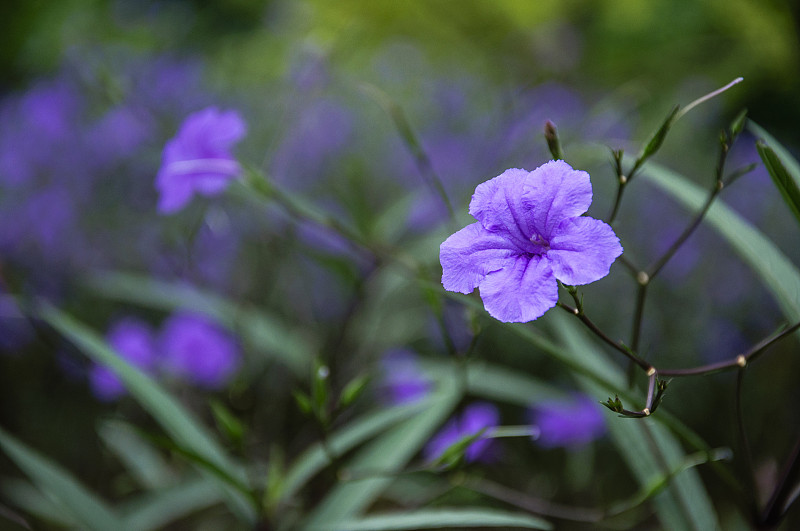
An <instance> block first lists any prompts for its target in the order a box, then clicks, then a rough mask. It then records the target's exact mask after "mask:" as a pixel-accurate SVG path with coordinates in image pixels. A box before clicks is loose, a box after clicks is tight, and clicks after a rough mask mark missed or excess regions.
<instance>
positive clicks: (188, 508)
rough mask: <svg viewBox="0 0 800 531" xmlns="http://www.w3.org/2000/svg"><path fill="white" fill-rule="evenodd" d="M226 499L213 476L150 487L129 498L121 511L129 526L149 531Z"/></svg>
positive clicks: (131, 530) (131, 528) (134, 530)
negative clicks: (171, 485) (164, 486)
mask: <svg viewBox="0 0 800 531" xmlns="http://www.w3.org/2000/svg"><path fill="white" fill-rule="evenodd" d="M222 501H224V498H223V495H222V492H221V491H220V489H219V486H218V485H217V484H216V482H215V481H213V480H211V479H209V478H198V479H191V480H183V481H182V482H181V483H180V484H179V485H175V486H174V487H170V488H165V489H158V490H153V491H150V492H148V493H146V494H143V495H140V496H139V497H138V498H134V499H132V500H130V501H127V502H125V503H124V504H123V505H122V506H121V507H120V511H121V512H122V514H123V515H124V519H125V522H126V527H125V529H129V530H130V531H148V530H151V529H162V528H164V527H165V526H167V525H168V524H170V523H172V522H174V521H176V520H178V519H180V518H184V517H186V516H188V515H190V514H192V513H195V512H197V511H199V510H202V509H205V508H207V507H211V506H212V505H215V504H217V503H220V502H222Z"/></svg>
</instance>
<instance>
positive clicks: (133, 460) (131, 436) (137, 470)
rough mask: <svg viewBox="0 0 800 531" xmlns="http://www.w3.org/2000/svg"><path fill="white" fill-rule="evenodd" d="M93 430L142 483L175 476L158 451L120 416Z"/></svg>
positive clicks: (149, 485) (166, 482)
mask: <svg viewBox="0 0 800 531" xmlns="http://www.w3.org/2000/svg"><path fill="white" fill-rule="evenodd" d="M97 431H98V433H99V434H100V437H101V438H102V439H103V442H105V443H106V446H108V448H109V449H110V450H111V451H112V452H114V455H116V456H117V459H119V460H120V462H121V463H122V464H123V465H125V468H126V470H127V471H128V472H130V474H131V475H132V476H133V477H134V478H135V479H136V481H137V483H139V485H141V486H142V487H145V488H147V489H155V488H159V487H165V486H166V485H169V484H170V483H172V482H173V481H174V480H175V479H176V478H175V475H174V474H173V472H172V470H171V469H170V466H169V465H168V464H167V462H166V461H165V460H164V459H163V458H162V457H161V455H160V454H159V453H158V451H157V450H156V449H155V448H153V447H152V446H151V445H150V444H149V443H148V442H146V441H145V440H144V439H142V437H140V436H139V434H138V433H137V431H136V429H135V428H133V427H132V426H130V425H129V424H127V423H125V422H123V421H120V420H106V421H103V422H102V423H101V424H100V425H99V426H98V428H97Z"/></svg>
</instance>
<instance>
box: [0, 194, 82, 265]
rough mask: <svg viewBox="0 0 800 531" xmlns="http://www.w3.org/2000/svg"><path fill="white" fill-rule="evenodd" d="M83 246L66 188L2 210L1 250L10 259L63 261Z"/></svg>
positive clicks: (36, 195)
mask: <svg viewBox="0 0 800 531" xmlns="http://www.w3.org/2000/svg"><path fill="white" fill-rule="evenodd" d="M80 247H81V238H80V235H79V233H78V232H77V220H76V212H75V203H74V200H73V198H72V197H71V195H70V193H69V191H68V190H67V189H66V188H65V187H63V186H51V187H49V188H45V189H43V190H41V191H40V192H38V193H35V194H34V195H32V196H30V197H27V198H26V199H25V200H24V201H23V202H21V203H19V204H16V205H9V204H6V205H4V208H3V210H2V211H0V249H2V250H3V251H4V252H5V253H7V255H8V256H11V257H16V258H20V259H25V260H26V261H30V260H31V259H32V257H44V258H46V259H47V260H51V261H61V259H62V258H64V257H65V256H67V255H69V254H71V250H75V249H78V248H80ZM31 253H33V254H31Z"/></svg>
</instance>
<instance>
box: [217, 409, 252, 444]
mask: <svg viewBox="0 0 800 531" xmlns="http://www.w3.org/2000/svg"><path fill="white" fill-rule="evenodd" d="M209 406H210V407H211V413H212V414H213V415H214V420H215V421H216V423H217V427H218V428H219V429H220V431H222V432H223V433H225V435H227V437H228V439H230V440H231V442H233V443H234V444H236V445H237V446H238V445H240V444H241V443H242V440H243V439H244V434H245V426H244V424H242V421H240V420H239V419H238V418H236V416H235V415H234V414H233V413H231V411H230V409H228V408H227V407H226V406H225V404H223V403H222V402H220V401H219V400H211V401H210V402H209Z"/></svg>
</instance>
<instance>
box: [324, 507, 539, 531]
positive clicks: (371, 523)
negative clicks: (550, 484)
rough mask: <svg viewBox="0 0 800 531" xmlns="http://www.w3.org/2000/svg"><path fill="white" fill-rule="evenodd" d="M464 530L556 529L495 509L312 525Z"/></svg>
mask: <svg viewBox="0 0 800 531" xmlns="http://www.w3.org/2000/svg"><path fill="white" fill-rule="evenodd" d="M464 527H502V528H503V529H515V528H519V529H553V526H552V525H551V524H550V523H549V522H547V521H546V520H542V519H541V518H537V517H535V516H531V515H527V514H521V513H509V512H505V511H498V510H495V509H426V510H420V511H414V512H402V513H400V512H398V513H388V514H380V515H374V516H369V517H367V518H362V519H358V520H347V521H344V522H341V523H337V524H324V525H318V526H313V527H311V528H309V529H311V530H314V531H323V530H330V531H391V530H400V529H411V530H414V529H449V528H464Z"/></svg>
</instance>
